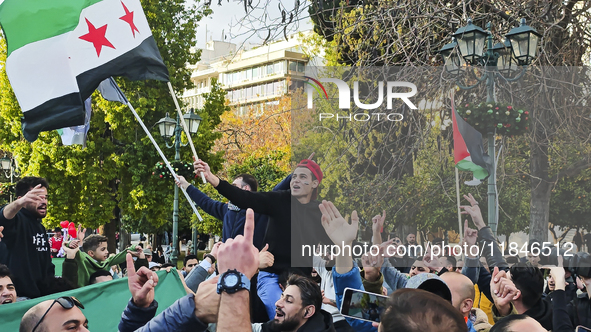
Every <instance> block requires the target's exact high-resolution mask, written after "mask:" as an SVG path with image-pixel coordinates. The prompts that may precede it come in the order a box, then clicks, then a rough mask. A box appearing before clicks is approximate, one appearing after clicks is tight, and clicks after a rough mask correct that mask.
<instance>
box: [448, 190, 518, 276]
mask: <svg viewBox="0 0 591 332" xmlns="http://www.w3.org/2000/svg"><path fill="white" fill-rule="evenodd" d="M464 198H465V199H466V200H467V201H468V202H469V203H470V206H467V205H463V206H460V208H461V209H463V210H464V211H462V214H469V215H470V217H472V222H474V225H475V226H476V228H478V238H479V240H480V242H481V243H482V249H483V250H482V256H484V257H486V262H487V264H488V266H489V267H490V268H491V269H492V268H493V267H495V266H498V267H499V269H501V270H505V271H506V270H508V269H509V264H507V261H506V260H505V257H504V256H503V252H501V248H500V247H499V244H498V243H497V239H496V238H495V237H494V235H493V233H492V231H491V229H490V227H488V226H486V224H485V223H484V220H483V219H482V213H481V212H480V207H479V206H478V202H477V201H476V199H475V198H474V197H473V196H472V194H468V195H467V196H466V195H464ZM491 248H492V250H491Z"/></svg>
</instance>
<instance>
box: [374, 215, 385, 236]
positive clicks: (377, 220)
mask: <svg viewBox="0 0 591 332" xmlns="http://www.w3.org/2000/svg"><path fill="white" fill-rule="evenodd" d="M385 220H386V210H383V211H382V215H381V216H380V215H379V214H378V215H376V216H375V217H373V218H371V222H372V225H371V230H372V231H373V232H374V233H376V232H381V231H382V227H384V221H385Z"/></svg>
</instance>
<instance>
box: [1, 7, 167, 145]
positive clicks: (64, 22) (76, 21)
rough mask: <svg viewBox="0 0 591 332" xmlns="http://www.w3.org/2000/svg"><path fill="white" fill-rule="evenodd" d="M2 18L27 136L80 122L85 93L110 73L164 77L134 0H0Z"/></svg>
mask: <svg viewBox="0 0 591 332" xmlns="http://www.w3.org/2000/svg"><path fill="white" fill-rule="evenodd" d="M0 24H1V25H2V29H3V31H4V36H5V37H6V41H7V47H8V48H7V59H6V73H7V74H8V78H9V80H10V84H11V85H12V88H13V90H14V93H15V95H16V97H17V99H18V102H19V104H20V106H21V109H22V111H23V114H24V121H23V134H24V136H25V138H26V139H27V140H28V141H34V140H36V139H37V137H38V135H39V132H41V131H48V130H53V129H59V128H64V127H70V126H77V125H83V124H84V119H85V116H86V113H85V108H84V100H86V99H87V98H88V97H89V96H90V95H91V94H92V92H93V91H94V90H95V89H96V88H97V86H98V85H99V84H100V82H101V81H103V80H104V79H106V78H108V77H110V76H125V77H127V78H129V79H130V80H144V79H155V80H161V81H168V80H169V79H168V70H167V68H166V66H165V65H164V63H163V61H162V57H161V56H160V53H159V51H158V47H157V46H156V42H155V41H154V37H153V36H152V32H151V30H150V27H149V25H148V22H147V20H146V17H145V14H144V11H143V10H142V7H141V4H140V1H139V0H52V1H47V0H5V1H4V2H3V3H2V4H1V5H0Z"/></svg>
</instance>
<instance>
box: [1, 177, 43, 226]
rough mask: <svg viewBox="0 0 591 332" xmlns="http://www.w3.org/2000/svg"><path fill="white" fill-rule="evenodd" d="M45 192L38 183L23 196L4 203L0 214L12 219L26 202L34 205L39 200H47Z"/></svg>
mask: <svg viewBox="0 0 591 332" xmlns="http://www.w3.org/2000/svg"><path fill="white" fill-rule="evenodd" d="M45 194H46V191H45V189H41V185H40V184H38V185H36V186H35V188H33V189H31V190H29V191H28V192H27V193H26V194H25V195H24V196H21V197H19V198H17V199H16V200H15V201H14V202H12V203H10V204H8V205H6V206H5V207H4V209H2V216H3V217H4V218H5V219H6V220H12V219H14V217H15V216H16V214H17V213H18V212H19V211H20V210H21V209H22V208H24V207H25V206H26V205H27V204H34V205H35V206H36V205H37V204H39V203H41V202H44V201H47V197H46V196H45ZM0 222H2V221H0Z"/></svg>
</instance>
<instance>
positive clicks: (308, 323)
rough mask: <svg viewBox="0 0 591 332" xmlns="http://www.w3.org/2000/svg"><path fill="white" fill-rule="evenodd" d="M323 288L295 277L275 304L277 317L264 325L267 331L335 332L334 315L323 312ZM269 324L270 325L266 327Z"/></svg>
mask: <svg viewBox="0 0 591 332" xmlns="http://www.w3.org/2000/svg"><path fill="white" fill-rule="evenodd" d="M321 305H322V293H321V292H320V287H318V285H317V284H316V283H315V282H313V281H312V280H310V279H309V278H306V277H302V276H298V275H292V276H291V277H290V278H289V280H288V281H287V287H286V288H285V291H284V292H283V294H282V295H281V298H280V299H279V301H277V303H276V304H275V306H276V310H275V318H274V319H272V320H271V321H269V322H267V323H265V324H263V328H262V330H263V331H282V332H287V331H294V332H295V331H318V332H328V331H335V329H334V326H333V323H332V316H331V315H330V314H329V313H328V312H326V311H324V310H321V309H320V306H321ZM264 325H266V326H264Z"/></svg>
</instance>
